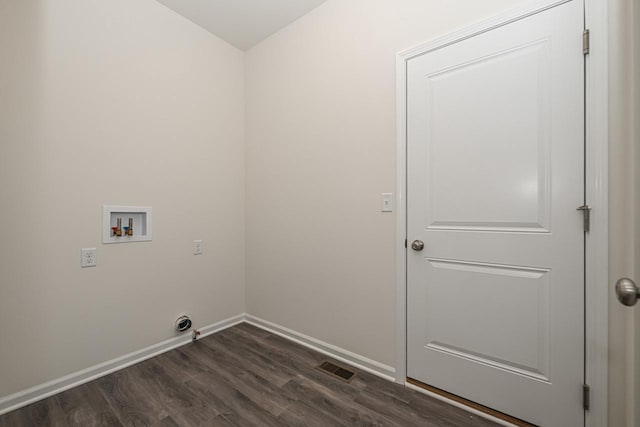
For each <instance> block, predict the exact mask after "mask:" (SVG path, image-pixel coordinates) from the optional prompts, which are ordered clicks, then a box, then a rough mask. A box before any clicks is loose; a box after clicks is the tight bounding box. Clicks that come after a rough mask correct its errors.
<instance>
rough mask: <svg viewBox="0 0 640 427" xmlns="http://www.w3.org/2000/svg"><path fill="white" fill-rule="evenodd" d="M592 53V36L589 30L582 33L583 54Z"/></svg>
mask: <svg viewBox="0 0 640 427" xmlns="http://www.w3.org/2000/svg"><path fill="white" fill-rule="evenodd" d="M589 51H590V35H589V30H584V32H583V33H582V53H583V54H585V55H588V54H589Z"/></svg>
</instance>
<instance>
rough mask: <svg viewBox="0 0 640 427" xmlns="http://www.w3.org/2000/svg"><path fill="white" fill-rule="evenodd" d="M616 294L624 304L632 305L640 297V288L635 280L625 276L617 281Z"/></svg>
mask: <svg viewBox="0 0 640 427" xmlns="http://www.w3.org/2000/svg"><path fill="white" fill-rule="evenodd" d="M616 296H617V297H618V301H620V302H621V303H622V304H624V305H626V306H629V307H631V306H634V305H636V302H637V301H638V299H639V298H640V289H638V285H636V283H635V282H634V281H633V280H631V279H627V278H626V277H624V278H622V279H620V280H618V281H617V282H616Z"/></svg>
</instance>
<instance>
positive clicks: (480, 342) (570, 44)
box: [407, 0, 584, 427]
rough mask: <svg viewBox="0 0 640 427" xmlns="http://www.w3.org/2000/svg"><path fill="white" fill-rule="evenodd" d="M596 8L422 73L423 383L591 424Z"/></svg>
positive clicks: (540, 416)
mask: <svg viewBox="0 0 640 427" xmlns="http://www.w3.org/2000/svg"><path fill="white" fill-rule="evenodd" d="M582 29H583V21H582V2H581V1H578V0H574V1H571V2H568V3H565V4H563V5H560V6H556V7H554V8H552V9H549V10H547V11H544V12H541V13H538V14H536V15H533V16H530V17H527V18H524V19H521V20H518V21H515V22H512V23H510V24H507V25H504V26H502V27H499V28H496V29H494V30H491V31H489V32H486V33H483V34H480V35H477V36H475V37H472V38H469V39H465V40H463V41H460V42H458V43H455V44H452V45H449V46H446V47H444V48H441V49H439V50H435V51H433V52H429V53H427V54H425V55H422V56H419V57H416V58H414V59H411V60H410V61H409V62H408V68H407V81H408V86H407V87H408V93H407V113H408V114H407V138H408V140H407V146H408V181H407V203H408V218H407V224H408V226H407V228H408V230H407V232H408V237H409V240H410V241H411V240H422V241H424V244H425V247H424V250H423V251H421V252H416V251H411V250H409V253H408V259H407V269H408V270H407V272H408V273H407V277H408V282H407V296H408V298H407V301H408V302H407V312H408V319H407V326H408V328H407V342H408V344H407V346H408V349H407V350H408V351H407V368H408V370H407V372H408V376H409V377H411V378H414V379H417V380H419V381H422V382H424V383H427V384H429V385H432V386H434V387H438V388H441V389H444V390H446V391H448V392H451V393H454V394H457V395H460V396H462V397H465V398H467V399H470V400H473V401H476V402H478V403H481V404H484V405H486V406H489V407H491V408H494V409H497V410H499V411H502V412H505V413H507V414H510V415H512V416H515V417H517V418H521V419H524V420H526V421H529V422H532V423H535V424H538V425H544V426H563V427H570V426H578V425H583V422H584V413H583V410H582V406H581V402H582V401H581V390H582V383H583V368H584V353H583V337H584V317H583V316H584V288H583V286H584V277H583V268H584V253H583V250H584V234H583V230H582V227H583V223H582V216H581V214H580V213H579V212H578V211H576V208H577V207H578V206H580V205H582V204H583V197H584V170H583V162H584V134H583V128H584V115H583V111H584V110H583V105H584V93H583V90H584V89H583V82H584V74H583V56H582V49H581V43H582Z"/></svg>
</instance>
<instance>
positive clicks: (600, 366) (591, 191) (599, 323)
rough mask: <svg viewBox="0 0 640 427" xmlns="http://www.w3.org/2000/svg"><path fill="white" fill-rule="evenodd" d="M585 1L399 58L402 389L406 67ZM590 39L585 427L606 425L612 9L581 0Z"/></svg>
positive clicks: (402, 362)
mask: <svg viewBox="0 0 640 427" xmlns="http://www.w3.org/2000/svg"><path fill="white" fill-rule="evenodd" d="M569 1H580V0H534V1H532V2H527V3H525V4H524V5H519V6H516V7H514V8H512V9H509V10H507V11H506V12H504V13H502V14H499V15H497V16H496V17H494V18H490V19H488V20H485V21H482V22H480V23H478V24H476V25H472V26H470V27H467V28H463V29H461V30H459V31H455V32H453V33H451V34H448V35H445V36H443V37H440V38H437V39H435V40H432V41H429V42H426V43H423V44H420V45H418V46H416V47H413V48H410V49H407V50H404V51H402V52H400V53H398V54H397V58H396V120H397V124H396V126H397V132H396V143H397V146H396V162H397V164H396V170H397V176H396V206H397V213H396V278H395V282H396V382H397V383H400V384H406V374H407V338H406V337H407V299H406V298H407V291H406V287H407V270H406V266H407V259H406V255H407V248H406V247H405V244H406V242H407V239H408V236H407V199H406V196H405V195H406V188H407V62H408V61H409V60H410V59H412V58H415V57H416V56H420V55H423V54H425V53H428V52H431V51H434V50H437V49H441V48H443V47H445V46H448V45H451V44H453V43H456V42H459V41H462V40H464V39H467V38H470V37H473V36H475V35H478V34H481V33H484V32H487V31H489V30H492V29H494V28H497V27H501V26H503V25H506V24H508V23H511V22H514V21H517V20H520V19H522V18H525V17H527V16H531V15H534V14H537V13H540V12H542V11H544V10H547V9H550V8H552V7H555V6H558V5H561V4H563V3H567V2H569ZM583 1H584V9H585V28H588V29H589V31H590V35H591V37H590V38H591V40H590V52H589V54H588V55H587V56H586V63H585V70H586V78H585V90H586V93H585V102H586V107H585V144H586V146H585V156H586V160H585V197H586V204H588V205H589V206H591V208H592V211H591V231H590V232H589V233H586V237H585V263H586V264H585V329H586V331H585V383H586V384H588V385H589V387H590V389H591V393H590V395H591V396H590V397H591V402H590V409H589V410H588V411H585V426H587V427H596V426H603V425H607V422H608V408H607V406H608V404H607V399H608V390H607V388H608V355H607V351H606V349H607V348H608V323H609V320H608V315H609V313H608V289H609V286H608V280H609V278H608V270H609V266H608V254H609V248H608V238H609V230H608V226H609V221H608V207H609V206H608V181H609V180H608V151H609V149H608V142H609V141H608V132H609V119H608V111H609V102H608V99H609V87H608V65H609V61H608V25H607V20H608V12H607V11H608V5H609V0H583Z"/></svg>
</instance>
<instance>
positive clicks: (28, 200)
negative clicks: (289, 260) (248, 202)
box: [0, 0, 244, 397]
mask: <svg viewBox="0 0 640 427" xmlns="http://www.w3.org/2000/svg"><path fill="white" fill-rule="evenodd" d="M243 90H244V89H243V54H242V52H240V51H238V50H236V49H235V48H232V47H230V46H229V45H227V44H226V43H224V42H222V41H220V40H218V39H217V38H215V37H213V36H211V35H210V34H209V33H207V32H205V31H204V30H202V29H200V28H199V27H196V26H195V25H193V24H192V23H190V22H188V21H187V20H185V19H183V18H180V17H179V16H178V15H176V14H175V13H173V12H171V11H170V10H168V9H166V8H165V7H164V6H162V5H160V4H159V3H157V2H155V1H154V0H137V1H128V0H109V1H102V0H69V1H64V2H60V1H56V0H20V1H14V0H0V200H1V203H0V236H2V237H1V239H2V243H1V244H0V325H2V327H1V328H0V361H1V363H0V397H2V396H6V395H8V394H10V393H13V392H17V391H19V390H22V389H24V388H26V387H29V386H33V385H35V384H40V383H43V382H45V381H48V380H51V379H54V378H58V377H61V376H63V375H65V374H68V373H71V372H75V371H78V370H80V369H83V368H86V367H88V366H91V365H94V364H96V363H99V362H102V361H105V360H109V359H112V358H115V357H118V356H121V355H124V354H127V353H129V352H132V351H135V350H139V349H141V348H144V347H146V346H148V345H151V344H154V343H157V342H160V341H162V340H165V339H167V338H170V337H173V336H174V332H173V322H174V321H175V319H176V317H177V316H178V315H179V314H180V313H181V312H187V313H189V314H190V315H191V316H192V317H193V319H194V321H195V322H196V324H197V325H207V324H211V323H214V322H216V321H218V320H221V319H225V318H228V317H230V316H233V315H236V314H239V313H242V312H243V311H244V235H243V233H244V146H243V145H244V144H243V140H244V135H243V132H244V95H243ZM103 204H124V205H151V206H153V209H154V211H153V213H154V240H153V242H149V243H132V244H119V245H104V246H103V245H102V244H101V231H100V226H101V215H102V212H101V207H102V205H103ZM194 239H203V240H204V242H205V243H204V244H205V254H204V255H203V256H202V257H195V256H193V255H192V241H193V240H194ZM82 247H97V248H98V250H97V260H98V266H97V267H95V268H89V269H80V248H82Z"/></svg>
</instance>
